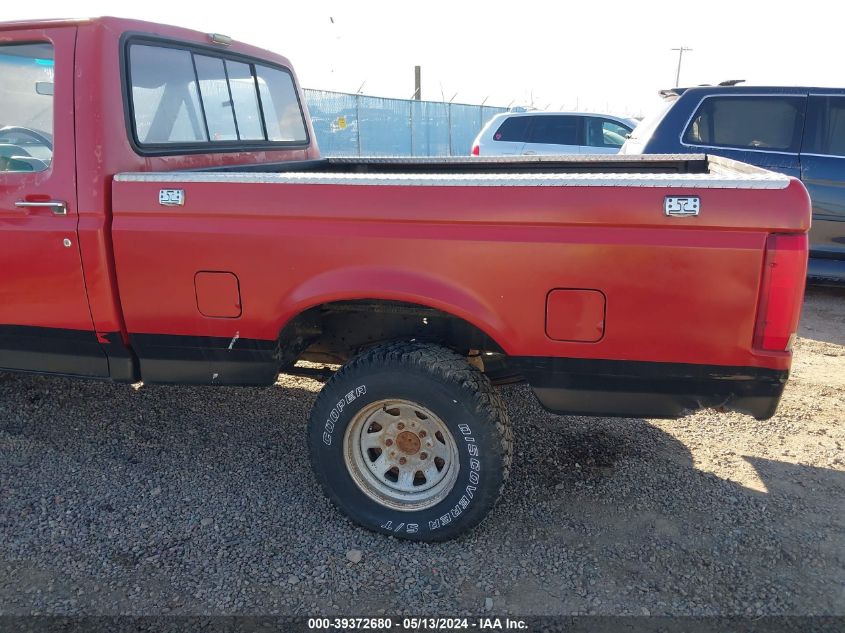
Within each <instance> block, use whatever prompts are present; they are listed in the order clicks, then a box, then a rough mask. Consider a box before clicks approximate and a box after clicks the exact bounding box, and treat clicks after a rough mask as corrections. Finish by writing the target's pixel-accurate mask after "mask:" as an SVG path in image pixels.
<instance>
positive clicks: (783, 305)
mask: <svg viewBox="0 0 845 633" xmlns="http://www.w3.org/2000/svg"><path fill="white" fill-rule="evenodd" d="M807 248H808V247H807V235H806V234H803V235H770V236H769V239H768V240H766V263H765V265H764V267H763V284H762V286H761V291H760V303H759V306H758V308H757V326H756V328H755V330H754V347H756V348H757V349H764V350H770V351H773V352H783V351H785V350H788V349H789V348H790V347H791V346H792V339H793V336H794V335H795V333H796V332H797V331H798V318H799V316H800V314H801V303H802V301H803V300H804V284H805V283H806V279H807Z"/></svg>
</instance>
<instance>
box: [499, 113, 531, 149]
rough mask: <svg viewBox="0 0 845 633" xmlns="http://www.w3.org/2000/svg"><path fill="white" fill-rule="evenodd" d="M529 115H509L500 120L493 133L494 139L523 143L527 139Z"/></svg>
mask: <svg viewBox="0 0 845 633" xmlns="http://www.w3.org/2000/svg"><path fill="white" fill-rule="evenodd" d="M529 123H531V117H528V116H511V117H508V118H506V119H505V120H504V121H502V124H501V125H500V126H499V129H498V130H496V132H495V133H494V134H493V140H494V141H507V142H511V143H524V142H525V141H526V140H528V124H529Z"/></svg>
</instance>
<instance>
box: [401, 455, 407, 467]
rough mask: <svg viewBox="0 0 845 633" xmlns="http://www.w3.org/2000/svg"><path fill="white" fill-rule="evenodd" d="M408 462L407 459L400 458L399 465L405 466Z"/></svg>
mask: <svg viewBox="0 0 845 633" xmlns="http://www.w3.org/2000/svg"><path fill="white" fill-rule="evenodd" d="M407 461H408V460H407V459H405V458H404V457H400V458H399V463H400V464H402V465H403V466H404V465H405V462H407Z"/></svg>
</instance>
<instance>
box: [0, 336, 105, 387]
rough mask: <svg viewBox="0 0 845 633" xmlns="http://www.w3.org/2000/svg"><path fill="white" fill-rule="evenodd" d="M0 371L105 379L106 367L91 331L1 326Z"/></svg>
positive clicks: (98, 345) (99, 347)
mask: <svg viewBox="0 0 845 633" xmlns="http://www.w3.org/2000/svg"><path fill="white" fill-rule="evenodd" d="M0 369H8V370H12V371H26V372H37V373H45V374H62V375H68V376H84V377H88V378H108V377H109V363H108V360H107V358H106V355H105V353H104V352H103V349H102V347H101V345H100V343H99V342H98V341H97V335H96V333H95V332H93V331H92V330H69V329H64V328H50V327H33V326H28V325H0Z"/></svg>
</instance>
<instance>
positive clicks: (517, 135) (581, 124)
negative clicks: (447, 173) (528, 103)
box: [472, 111, 637, 156]
mask: <svg viewBox="0 0 845 633" xmlns="http://www.w3.org/2000/svg"><path fill="white" fill-rule="evenodd" d="M636 123H637V122H636V121H634V120H632V119H622V118H619V117H615V116H611V115H609V114H592V113H587V112H536V111H528V112H502V113H501V114H497V115H496V116H494V117H493V118H492V119H490V121H489V122H488V123H487V125H485V126H484V128H483V129H482V130H481V132H479V133H478V136H477V137H476V138H475V142H474V143H473V144H472V155H473V156H519V155H523V156H535V155H537V156H543V155H556V154H616V153H618V152H619V148H620V147H622V144H623V143H624V142H625V139H626V137H627V136H628V134H630V133H631V130H633V129H634V126H635V125H636Z"/></svg>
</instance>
